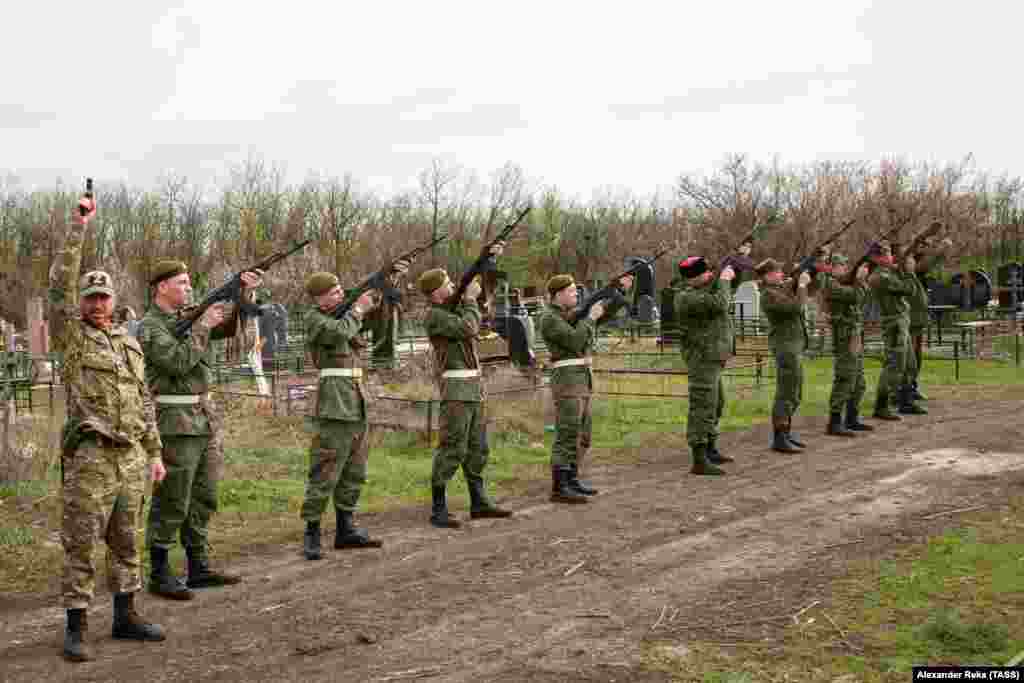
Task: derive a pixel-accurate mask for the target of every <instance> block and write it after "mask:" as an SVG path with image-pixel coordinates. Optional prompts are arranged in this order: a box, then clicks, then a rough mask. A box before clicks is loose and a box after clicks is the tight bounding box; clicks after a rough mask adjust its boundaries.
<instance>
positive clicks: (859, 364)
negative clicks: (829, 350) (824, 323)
mask: <svg viewBox="0 0 1024 683" xmlns="http://www.w3.org/2000/svg"><path fill="white" fill-rule="evenodd" d="M832 339H833V343H834V346H835V359H834V365H833V372H834V376H833V379H832V395H831V396H830V397H829V400H828V405H829V412H831V413H841V412H842V411H843V408H844V407H845V406H846V404H847V403H848V402H850V401H853V402H854V403H855V404H857V405H860V401H861V399H862V398H864V393H865V392H866V391H867V383H866V382H865V380H864V349H863V348H862V347H861V341H860V333H859V331H857V330H846V329H843V328H836V327H833V328H832Z"/></svg>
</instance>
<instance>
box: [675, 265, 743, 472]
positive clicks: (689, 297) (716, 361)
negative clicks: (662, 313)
mask: <svg viewBox="0 0 1024 683" xmlns="http://www.w3.org/2000/svg"><path fill="white" fill-rule="evenodd" d="M679 276H680V279H681V281H682V287H681V289H680V291H679V292H677V293H676V296H675V302H674V304H675V313H676V318H677V320H678V323H679V341H680V349H681V350H682V353H683V358H684V359H685V360H686V368H687V379H688V381H689V389H688V392H689V405H690V411H689V415H688V417H687V420H686V442H687V443H688V444H689V446H690V452H691V453H692V457H693V467H691V469H690V472H691V473H693V474H707V475H720V474H725V470H723V469H721V468H720V467H718V465H721V464H722V463H726V462H732V461H733V458H730V457H729V456H726V455H723V454H722V453H721V452H720V451H719V450H718V445H717V441H718V435H719V430H718V423H719V422H720V421H721V419H722V412H723V411H724V410H725V387H724V385H723V384H722V370H723V369H724V368H725V364H726V362H727V361H728V360H729V358H730V357H731V356H732V347H733V323H732V290H731V288H730V287H729V283H730V282H731V281H732V280H733V278H734V277H735V273H734V272H733V270H732V268H731V267H730V266H726V267H725V268H723V269H722V272H721V274H720V275H719V276H718V278H717V279H714V271H712V270H711V269H710V267H709V266H708V263H707V261H705V260H704V258H703V257H701V256H691V257H690V258H687V259H685V260H683V261H680V262H679Z"/></svg>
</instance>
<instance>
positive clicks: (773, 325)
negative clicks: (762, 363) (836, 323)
mask: <svg viewBox="0 0 1024 683" xmlns="http://www.w3.org/2000/svg"><path fill="white" fill-rule="evenodd" d="M806 303H807V294H806V291H804V292H803V293H801V292H800V291H799V290H798V292H797V293H796V294H794V293H793V283H792V282H791V281H790V280H786V281H785V282H782V283H779V284H777V285H769V284H765V285H764V288H763V290H762V291H761V311H762V312H763V313H764V315H765V317H766V318H767V319H768V347H769V348H770V349H771V350H772V353H802V352H803V351H804V349H806V348H807V325H806V323H805V321H804V305H805V304H806Z"/></svg>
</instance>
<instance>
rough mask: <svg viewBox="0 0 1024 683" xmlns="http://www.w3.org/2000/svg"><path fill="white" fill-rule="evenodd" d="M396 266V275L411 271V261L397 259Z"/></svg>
mask: <svg viewBox="0 0 1024 683" xmlns="http://www.w3.org/2000/svg"><path fill="white" fill-rule="evenodd" d="M394 268H395V274H396V275H405V274H406V273H407V272H409V262H408V261H395V265H394Z"/></svg>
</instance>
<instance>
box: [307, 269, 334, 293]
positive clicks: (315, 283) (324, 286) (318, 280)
mask: <svg viewBox="0 0 1024 683" xmlns="http://www.w3.org/2000/svg"><path fill="white" fill-rule="evenodd" d="M337 286H338V276H337V275H335V274H334V273H325V272H319V273H313V274H312V275H310V276H309V277H308V278H306V294H309V295H310V296H311V297H314V298H315V297H318V296H320V295H321V294H326V293H327V292H329V291H331V290H332V289H334V288H335V287H337Z"/></svg>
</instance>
